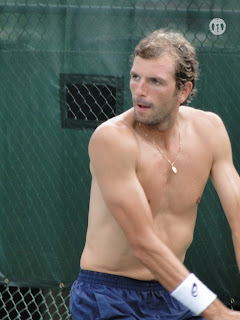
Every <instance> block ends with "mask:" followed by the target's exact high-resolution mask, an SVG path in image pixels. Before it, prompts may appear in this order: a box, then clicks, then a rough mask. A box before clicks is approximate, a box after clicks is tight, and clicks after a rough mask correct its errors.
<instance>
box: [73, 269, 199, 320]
mask: <svg viewBox="0 0 240 320" xmlns="http://www.w3.org/2000/svg"><path fill="white" fill-rule="evenodd" d="M70 311H71V314H72V319H73V320H118V319H119V320H120V319H121V320H142V319H145V320H204V319H203V318H202V317H200V316H194V315H193V314H192V313H191V312H190V311H189V310H188V309H186V308H185V307H184V306H183V305H182V304H180V303H179V302H178V301H177V300H175V299H174V298H172V297H171V295H170V294H169V292H168V291H167V290H166V289H165V288H164V287H163V286H162V285H161V284H159V283H158V282H156V281H140V280H134V279H131V278H126V277H121V276H115V275H110V274H106V273H100V272H94V271H87V270H81V272H80V274H79V278H78V280H76V281H75V282H74V284H73V285H72V289H71V296H70Z"/></svg>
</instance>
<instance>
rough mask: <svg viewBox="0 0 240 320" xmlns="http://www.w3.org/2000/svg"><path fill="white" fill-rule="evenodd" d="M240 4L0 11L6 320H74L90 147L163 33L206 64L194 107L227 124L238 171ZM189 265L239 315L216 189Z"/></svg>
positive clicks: (62, 2)
mask: <svg viewBox="0 0 240 320" xmlns="http://www.w3.org/2000/svg"><path fill="white" fill-rule="evenodd" d="M239 19H240V2H239V1H237V0H229V1H228V2H227V3H226V1H211V0H209V1H201V2H197V1H177V0H172V1H169V0H168V1H165V0H162V1H156V0H149V1H148V0H138V1H137V0H118V1H116V0H105V1H104V0H102V1H101V0H91V1H89V0H88V1H87V0H85V1H84V0H48V1H46V0H41V1H37V0H25V1H24V0H19V1H17V0H5V1H0V64H1V68H0V202H1V209H0V210H1V219H0V283H1V287H0V318H1V319H70V314H69V311H68V299H69V290H70V286H71V284H72V282H73V281H74V280H75V279H76V278H77V276H78V272H79V258H80V255H81V252H82V249H83V246H84V241H85V235H86V228H87V215H88V201H89V191H90V183H91V180H90V179H91V177H90V172H89V159H88V142H89V138H90V136H91V134H92V133H93V130H94V129H95V128H96V127H97V126H98V125H99V124H100V123H102V122H104V121H106V120H107V119H109V118H111V117H113V116H114V115H117V114H119V113H120V112H122V111H124V110H127V109H129V108H130V107H131V96H130V91H129V71H130V56H131V55H132V53H133V50H134V47H135V45H136V44H137V43H138V42H139V40H140V39H142V38H143V37H144V36H146V35H147V34H149V33H150V32H152V31H154V30H155V29H159V28H170V29H173V30H177V31H180V32H182V33H183V34H184V36H185V37H186V38H187V39H188V40H189V41H191V42H192V43H193V45H194V46H195V47H196V50H197V56H198V59H199V62H200V79H199V82H198V84H197V88H198V94H197V96H196V97H195V98H194V100H193V101H192V103H191V105H192V106H193V107H196V108H200V109H203V110H209V111H213V112H216V113H217V114H218V115H220V116H221V118H222V119H223V121H224V123H225V125H226V128H227V130H228V133H229V136H230V139H231V142H232V149H233V158H234V163H235V166H236V168H237V170H238V172H239V171H240V165H239V156H240V144H239V142H238V137H239V134H240V128H239V120H240V107H239V106H240V90H239V80H238V77H239V74H240V24H239ZM186 265H187V266H188V267H189V269H190V270H191V271H193V272H194V273H195V274H197V275H198V276H199V277H200V278H201V280H202V281H204V282H205V283H206V284H207V285H208V286H209V287H210V288H211V289H212V290H213V291H215V292H216V293H217V294H218V296H219V298H220V299H221V300H222V301H223V302H224V303H225V304H227V305H229V306H230V305H231V306H232V307H233V308H237V307H238V306H240V301H239V300H240V299H239V297H240V277H239V273H238V269H237V264H236V259H235V254H234V250H233V245H232V240H231V231H230V228H229V225H228V223H227V220H226V218H225V215H224V213H223V210H222V207H221V205H220V203H219V199H218V197H217V195H216V193H215V191H214V189H213V187H212V185H211V183H210V182H209V183H208V185H207V187H206V190H205V192H204V195H203V198H202V201H201V203H200V205H199V214H198V219H197V226H196V231H195V235H194V241H193V244H192V246H191V247H190V249H189V251H188V254H187V258H186Z"/></svg>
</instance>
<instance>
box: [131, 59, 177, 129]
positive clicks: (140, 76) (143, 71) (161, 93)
mask: <svg viewBox="0 0 240 320" xmlns="http://www.w3.org/2000/svg"><path fill="white" fill-rule="evenodd" d="M174 74H175V63H174V59H173V57H172V56H170V55H169V54H164V55H163V56H161V57H157V58H151V59H143V58H141V57H138V56H136V57H135V59H134V62H133V65H132V69H131V79H130V89H131V93H132V100H133V106H134V112H135V120H136V121H138V122H140V123H143V124H146V125H156V124H163V123H165V122H168V121H169V120H171V118H172V116H173V114H175V113H176V111H177V110H178V108H179V106H180V104H181V101H180V99H179V91H177V90H176V80H175V77H174Z"/></svg>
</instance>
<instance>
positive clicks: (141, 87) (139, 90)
mask: <svg viewBox="0 0 240 320" xmlns="http://www.w3.org/2000/svg"><path fill="white" fill-rule="evenodd" d="M135 93H136V95H137V96H139V97H141V96H146V95H147V88H146V83H145V82H144V81H143V80H141V81H139V82H138V83H137V84H136V91H135Z"/></svg>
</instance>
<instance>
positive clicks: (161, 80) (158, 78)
mask: <svg viewBox="0 0 240 320" xmlns="http://www.w3.org/2000/svg"><path fill="white" fill-rule="evenodd" d="M130 75H135V76H139V74H138V73H137V72H136V71H134V70H131V71H130ZM146 79H148V80H157V81H159V82H161V83H167V81H166V80H165V79H163V78H161V77H158V76H156V77H154V76H152V77H146Z"/></svg>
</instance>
